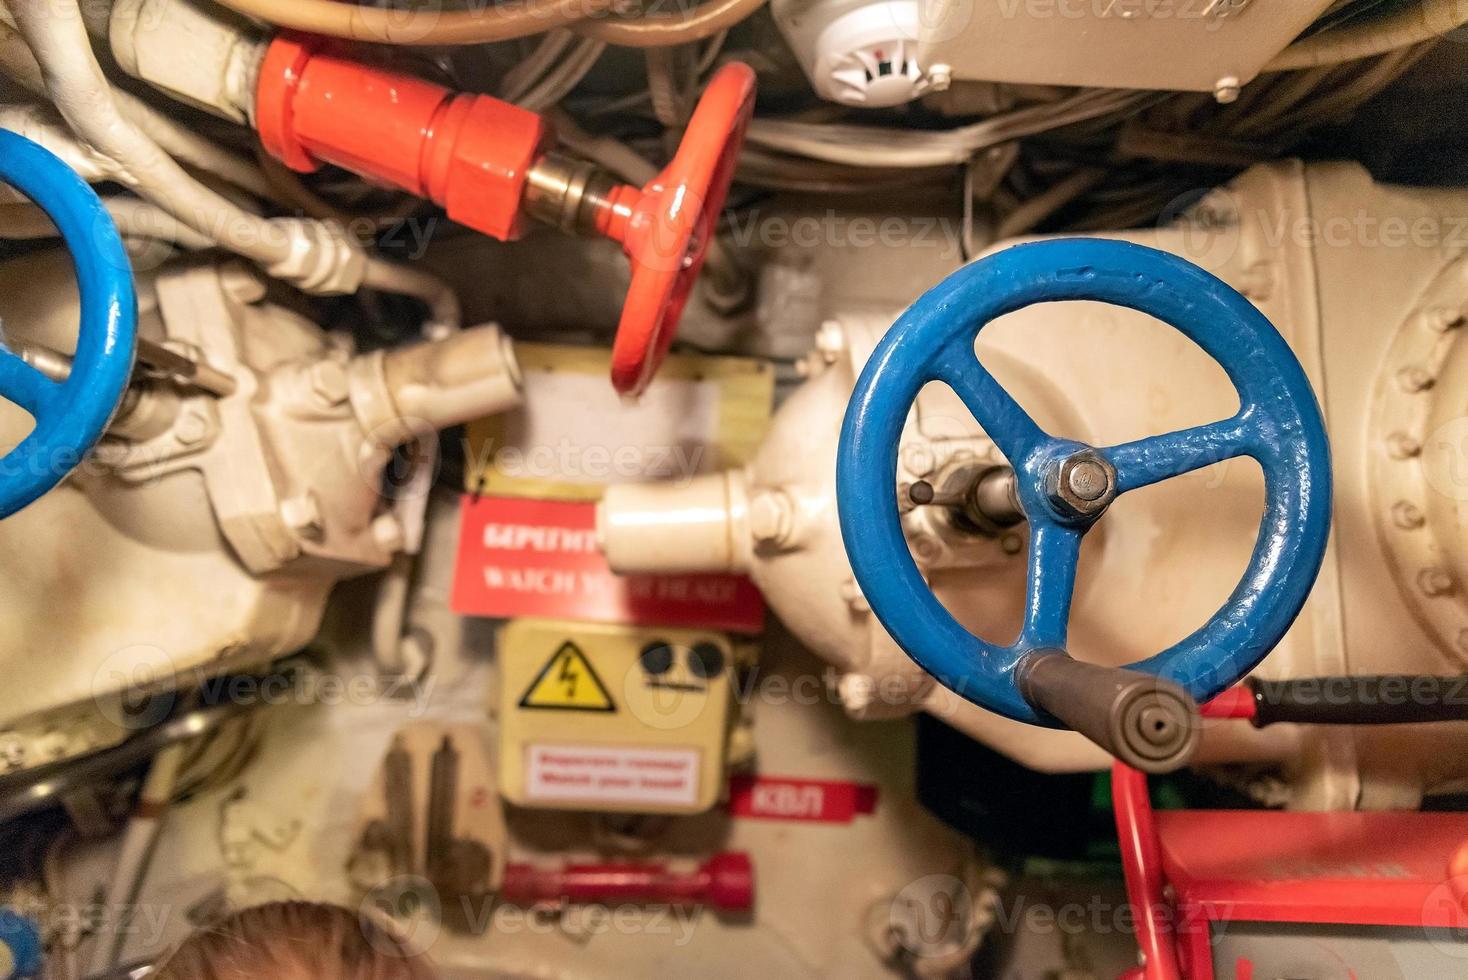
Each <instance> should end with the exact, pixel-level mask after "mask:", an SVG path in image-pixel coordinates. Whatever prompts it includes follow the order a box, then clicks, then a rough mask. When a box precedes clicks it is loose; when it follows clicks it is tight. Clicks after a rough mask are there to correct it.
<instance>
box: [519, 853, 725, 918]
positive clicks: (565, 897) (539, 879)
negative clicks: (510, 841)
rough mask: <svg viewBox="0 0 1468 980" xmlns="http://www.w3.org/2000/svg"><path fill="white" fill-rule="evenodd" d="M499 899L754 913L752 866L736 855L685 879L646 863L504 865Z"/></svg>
mask: <svg viewBox="0 0 1468 980" xmlns="http://www.w3.org/2000/svg"><path fill="white" fill-rule="evenodd" d="M499 896H500V898H501V899H502V900H504V901H506V902H510V903H511V904H514V905H535V904H539V903H544V902H571V903H575V904H591V903H597V904H613V903H623V904H642V905H665V904H666V905H706V906H708V907H710V908H713V909H715V910H717V911H720V912H748V911H750V910H751V909H752V908H754V867H753V865H752V864H751V863H750V860H749V855H748V854H745V853H743V852H740V851H727V852H724V853H722V854H716V855H714V856H713V857H712V858H710V859H709V860H708V861H705V862H704V863H703V864H702V865H700V866H699V867H698V868H697V869H696V870H694V871H692V872H689V873H686V874H680V873H676V872H673V871H669V870H668V867H667V866H666V865H664V864H652V863H646V864H644V863H636V864H633V863H624V864H565V865H560V866H558V867H540V866H537V865H533V864H521V863H511V864H507V865H506V866H505V874H504V880H503V882H502V883H501V885H500V889H499Z"/></svg>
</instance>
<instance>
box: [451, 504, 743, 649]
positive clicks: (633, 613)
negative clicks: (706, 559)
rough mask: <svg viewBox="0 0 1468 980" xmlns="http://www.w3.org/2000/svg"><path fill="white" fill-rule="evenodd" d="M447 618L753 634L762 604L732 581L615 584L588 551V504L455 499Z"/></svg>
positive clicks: (648, 578) (698, 578)
mask: <svg viewBox="0 0 1468 980" xmlns="http://www.w3.org/2000/svg"><path fill="white" fill-rule="evenodd" d="M459 514H460V526H459V555H458V560H457V563H456V566H455V569H454V592H453V602H452V605H453V609H454V611H455V612H457V613H460V614H462V615H465V616H494V617H515V616H539V617H546V618H550V619H577V620H583V621H589V622H599V623H623V624H628V625H638V626H688V627H695V628H702V629H717V630H730V631H732V632H736V633H757V632H759V631H760V630H761V629H763V627H764V618H765V604H764V599H763V597H761V596H760V593H759V590H758V589H757V588H755V586H754V583H753V582H751V581H749V579H747V578H744V577H742V576H738V575H616V574H614V573H613V572H612V570H611V568H610V567H609V566H608V565H607V560H606V558H605V557H604V556H603V555H602V553H601V550H600V549H598V548H597V546H596V504H595V503H591V502H588V501H575V500H530V499H525V498H520V497H477V498H476V497H474V496H472V495H465V496H464V498H463V500H462V503H461V506H460V509H459Z"/></svg>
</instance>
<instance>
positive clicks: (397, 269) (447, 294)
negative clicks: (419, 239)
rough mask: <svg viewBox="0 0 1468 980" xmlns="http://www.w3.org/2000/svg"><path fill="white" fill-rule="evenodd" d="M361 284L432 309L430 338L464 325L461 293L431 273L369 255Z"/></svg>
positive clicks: (428, 330) (430, 314)
mask: <svg viewBox="0 0 1468 980" xmlns="http://www.w3.org/2000/svg"><path fill="white" fill-rule="evenodd" d="M362 285H364V286H366V287H367V288H368V289H380V290H382V291H383V292H385V293H395V294H397V295H399V296H412V297H413V298H415V299H420V300H422V301H423V302H424V303H425V304H426V305H427V306H428V310H429V323H428V324H426V325H425V326H424V333H425V334H426V335H428V336H429V337H430V338H431V339H438V337H440V336H442V335H443V334H444V333H446V332H451V331H456V330H458V329H459V328H460V327H461V326H463V320H464V318H463V313H462V311H461V309H460V307H459V297H458V294H456V293H455V292H454V291H453V290H452V289H450V288H449V285H448V283H446V282H444V281H443V280H442V279H440V278H438V277H437V276H435V275H432V274H431V273H428V272H424V271H423V270H421V269H418V268H415V267H413V266H408V265H399V264H397V263H396V262H389V261H387V260H386V259H381V258H377V257H376V256H369V257H368V259H367V266H366V272H365V274H364V276H363V279H362Z"/></svg>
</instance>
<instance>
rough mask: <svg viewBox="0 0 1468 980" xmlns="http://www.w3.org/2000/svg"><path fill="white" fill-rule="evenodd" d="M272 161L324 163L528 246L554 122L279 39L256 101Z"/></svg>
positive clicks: (296, 166)
mask: <svg viewBox="0 0 1468 980" xmlns="http://www.w3.org/2000/svg"><path fill="white" fill-rule="evenodd" d="M255 115H256V120H255V124H256V127H257V128H258V129H259V131H260V140H261V142H262V143H264V144H265V148H266V149H267V150H269V151H270V153H271V154H273V155H274V156H276V157H278V158H279V159H280V160H282V161H283V162H284V163H285V164H286V165H287V166H288V167H290V168H291V169H293V170H298V171H301V172H304V173H309V172H311V171H313V170H316V169H317V168H318V167H320V166H321V164H323V163H332V164H335V165H337V166H339V167H344V168H346V169H347V170H350V171H352V172H353V173H356V174H360V175H361V176H363V177H366V178H368V179H370V180H375V181H378V182H380V183H383V184H387V185H388V186H391V187H396V188H400V189H401V190H405V191H409V192H410V193H413V194H417V195H419V196H422V197H426V198H429V199H430V200H432V201H433V202H434V203H435V204H438V205H439V206H441V207H442V208H444V210H445V211H447V212H448V215H449V217H450V218H452V219H453V220H454V221H457V222H459V223H460V224H464V225H467V226H469V227H470V228H473V229H475V230H476V231H481V232H483V233H484V234H486V235H491V236H493V237H495V238H499V239H502V240H509V239H513V238H517V237H519V235H520V234H522V233H523V232H524V230H525V226H526V220H527V219H526V218H525V215H524V212H523V211H522V210H521V207H520V203H521V199H522V198H523V196H524V193H525V181H526V179H527V176H528V175H529V172H530V168H531V166H532V165H533V164H534V163H535V161H536V160H537V159H539V158H540V157H541V155H542V154H543V153H544V151H545V146H546V144H547V143H548V142H549V141H550V136H551V134H550V128H549V126H548V125H547V124H546V122H545V120H544V119H543V118H541V117H540V116H538V115H536V114H535V113H533V112H529V111H528V110H525V109H521V108H519V107H518V106H514V105H511V104H510V103H508V102H501V101H500V100H499V99H494V98H490V97H489V96H487V95H465V94H457V93H454V92H452V91H450V90H449V89H446V88H443V87H442V86H439V85H434V84H433V83H432V82H425V81H422V80H421V79H417V78H413V77H411V76H408V75H399V74H395V73H392V72H388V71H383V70H381V69H377V68H372V67H370V66H367V65H364V64H362V63H360V62H357V61H353V60H350V59H348V58H345V57H342V56H340V55H337V54H335V53H333V52H332V51H331V50H330V48H329V47H326V46H324V45H322V44H320V43H319V42H315V41H311V40H300V39H296V38H291V37H279V38H276V39H275V41H273V42H272V43H271V45H270V48H269V49H268V50H267V51H266V54H265V60H264V62H263V63H262V65H261V69H260V83H259V87H258V90H257V93H256V99H255Z"/></svg>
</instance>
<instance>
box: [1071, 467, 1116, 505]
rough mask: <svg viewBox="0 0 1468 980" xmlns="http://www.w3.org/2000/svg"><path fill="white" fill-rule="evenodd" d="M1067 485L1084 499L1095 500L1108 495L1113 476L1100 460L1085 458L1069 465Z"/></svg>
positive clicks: (1072, 491)
mask: <svg viewBox="0 0 1468 980" xmlns="http://www.w3.org/2000/svg"><path fill="white" fill-rule="evenodd" d="M1065 481H1066V486H1068V487H1070V492H1071V493H1073V494H1075V495H1076V496H1077V497H1079V498H1080V499H1082V500H1086V501H1095V500H1100V499H1101V498H1102V497H1104V496H1106V491H1108V490H1110V489H1111V476H1110V474H1108V473H1107V472H1106V469H1105V468H1104V467H1103V466H1102V465H1101V463H1100V462H1098V461H1096V460H1093V459H1083V460H1081V461H1080V462H1078V463H1076V464H1075V465H1073V466H1071V467H1069V468H1068V469H1067V470H1066V474H1065Z"/></svg>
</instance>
